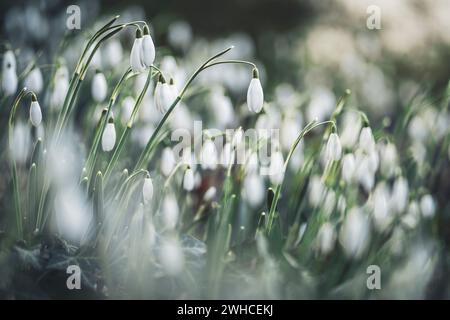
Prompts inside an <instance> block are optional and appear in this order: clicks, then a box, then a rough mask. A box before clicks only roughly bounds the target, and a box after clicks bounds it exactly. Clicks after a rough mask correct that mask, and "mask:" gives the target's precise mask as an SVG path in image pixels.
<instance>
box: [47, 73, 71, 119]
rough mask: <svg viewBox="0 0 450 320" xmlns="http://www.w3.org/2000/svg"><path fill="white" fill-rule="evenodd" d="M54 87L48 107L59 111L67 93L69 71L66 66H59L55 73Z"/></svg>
mask: <svg viewBox="0 0 450 320" xmlns="http://www.w3.org/2000/svg"><path fill="white" fill-rule="evenodd" d="M54 83H55V86H54V88H53V92H52V95H51V97H50V106H51V107H52V108H55V109H57V110H58V109H60V108H62V106H63V103H64V99H65V98H66V94H67V91H68V90H69V70H67V67H66V66H60V67H59V68H58V69H57V70H56V72H55V79H54Z"/></svg>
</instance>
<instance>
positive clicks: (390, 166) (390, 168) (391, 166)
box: [380, 143, 398, 177]
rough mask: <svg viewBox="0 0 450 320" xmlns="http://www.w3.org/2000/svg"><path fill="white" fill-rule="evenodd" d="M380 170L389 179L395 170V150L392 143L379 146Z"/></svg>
mask: <svg viewBox="0 0 450 320" xmlns="http://www.w3.org/2000/svg"><path fill="white" fill-rule="evenodd" d="M380 158H381V159H380V160H381V161H380V170H381V172H382V173H383V175H384V176H386V177H391V176H392V175H393V174H394V173H395V169H396V168H397V161H398V155H397V149H396V147H395V145H394V144H393V143H387V144H385V145H384V146H381V150H380Z"/></svg>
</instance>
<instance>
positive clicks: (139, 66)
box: [130, 29, 145, 73]
mask: <svg viewBox="0 0 450 320" xmlns="http://www.w3.org/2000/svg"><path fill="white" fill-rule="evenodd" d="M142 50H143V49H142V32H141V30H140V29H137V30H136V38H135V39H134V43H133V47H132V48H131V53H130V66H131V70H132V71H133V72H134V73H140V72H142V71H144V70H145V65H144V64H143V63H142Z"/></svg>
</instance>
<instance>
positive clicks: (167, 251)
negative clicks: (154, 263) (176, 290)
mask: <svg viewBox="0 0 450 320" xmlns="http://www.w3.org/2000/svg"><path fill="white" fill-rule="evenodd" d="M159 258H160V261H161V266H162V270H163V271H164V272H165V273H167V274H168V275H170V276H176V275H178V274H179V273H181V272H182V271H183V268H184V255H183V250H182V248H181V246H180V244H179V243H178V240H176V239H174V238H171V239H166V240H164V241H163V243H162V245H161V248H160V251H159Z"/></svg>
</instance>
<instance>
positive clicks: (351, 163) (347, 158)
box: [342, 153, 356, 183]
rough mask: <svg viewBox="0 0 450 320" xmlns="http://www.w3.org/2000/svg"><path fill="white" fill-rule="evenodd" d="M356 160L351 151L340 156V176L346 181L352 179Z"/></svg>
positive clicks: (348, 181)
mask: <svg viewBox="0 0 450 320" xmlns="http://www.w3.org/2000/svg"><path fill="white" fill-rule="evenodd" d="M355 169H356V162H355V156H354V155H353V153H347V154H346V155H344V157H343V158H342V178H343V179H344V181H345V182H346V183H351V182H352V181H354V177H355Z"/></svg>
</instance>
